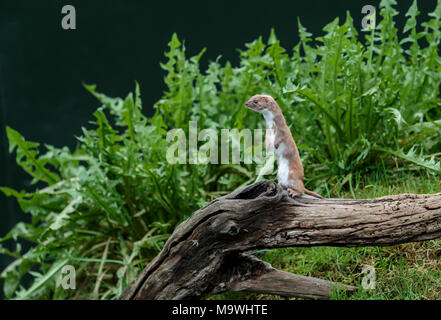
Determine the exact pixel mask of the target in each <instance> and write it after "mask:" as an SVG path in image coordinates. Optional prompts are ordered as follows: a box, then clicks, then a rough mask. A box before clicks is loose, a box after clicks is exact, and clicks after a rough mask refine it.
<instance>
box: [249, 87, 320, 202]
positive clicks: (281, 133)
mask: <svg viewBox="0 0 441 320" xmlns="http://www.w3.org/2000/svg"><path fill="white" fill-rule="evenodd" d="M245 105H246V106H247V108H249V109H251V110H253V111H257V112H259V113H262V114H265V113H266V114H268V112H270V113H271V114H272V117H273V118H272V119H273V122H272V126H271V123H270V124H269V125H270V126H271V127H268V123H267V128H266V129H267V130H266V137H265V147H266V149H267V151H268V150H269V144H270V142H269V139H270V136H271V132H274V134H275V137H274V148H275V149H276V153H277V150H278V149H279V147H280V145H281V144H282V143H283V144H284V145H285V149H284V150H283V152H282V153H281V155H280V157H283V158H284V159H287V160H288V166H289V172H288V181H289V183H288V184H284V183H281V179H280V176H279V170H278V172H277V179H278V180H279V184H280V186H281V187H282V188H284V189H286V190H287V191H288V193H289V195H290V196H296V195H300V194H303V193H306V194H309V195H312V196H314V197H318V198H322V196H320V195H319V194H317V193H315V192H312V191H310V190H308V189H306V188H305V187H304V185H303V176H304V170H303V165H302V161H301V159H300V155H299V150H298V149H297V145H296V143H295V141H294V139H293V138H292V135H291V131H290V130H289V128H288V126H287V125H286V121H285V118H284V117H283V114H282V110H281V109H280V107H279V105H278V104H277V102H276V101H275V100H274V99H273V98H272V97H271V96H267V95H255V96H252V97H251V98H250V99H249V100H248V101H247V102H246V103H245ZM277 158H278V159H277V161H278V165H279V166H280V161H279V156H278V157H277Z"/></svg>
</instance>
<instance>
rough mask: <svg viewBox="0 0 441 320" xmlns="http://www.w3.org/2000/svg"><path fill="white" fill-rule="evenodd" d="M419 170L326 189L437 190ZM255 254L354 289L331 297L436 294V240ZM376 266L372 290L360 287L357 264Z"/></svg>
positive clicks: (359, 194)
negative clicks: (349, 292)
mask: <svg viewBox="0 0 441 320" xmlns="http://www.w3.org/2000/svg"><path fill="white" fill-rule="evenodd" d="M423 173H424V171H419V172H415V173H406V172H402V173H399V174H393V175H384V174H380V173H378V174H373V175H370V176H368V177H365V178H360V179H359V180H358V182H357V183H355V184H354V185H353V189H352V191H351V190H349V188H348V189H347V190H344V191H339V192H338V193H337V194H331V196H334V197H339V198H340V197H341V198H353V197H354V196H355V198H359V199H366V198H374V197H380V196H385V195H392V194H402V193H438V192H441V181H440V180H439V179H438V178H436V177H432V176H426V175H424V174H423ZM261 253H263V255H262V256H261V257H260V258H262V259H263V260H265V261H267V262H269V263H271V264H272V265H273V267H275V268H277V269H281V270H285V271H289V272H292V273H296V274H300V275H305V276H312V277H317V278H321V279H326V280H330V281H335V282H341V283H344V284H348V285H355V286H357V287H359V290H358V291H356V292H353V293H351V294H348V293H342V294H334V295H333V297H332V299H338V300H341V299H349V300H358V299H382V300H383V299H384V300H394V299H400V300H412V299H441V260H440V255H441V240H430V241H425V242H415V243H406V244H401V245H396V246H390V247H360V248H344V247H311V248H283V249H274V250H264V251H262V252H261ZM365 265H371V266H374V267H375V271H376V289H375V290H364V289H362V288H361V281H362V278H363V276H365V274H362V269H363V266H365ZM211 299H286V298H283V297H279V296H272V295H264V294H250V293H246V292H229V293H225V294H222V295H217V296H213V297H211Z"/></svg>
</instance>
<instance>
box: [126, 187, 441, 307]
mask: <svg viewBox="0 0 441 320" xmlns="http://www.w3.org/2000/svg"><path fill="white" fill-rule="evenodd" d="M440 236H441V193H439V194H427V195H414V194H403V195H398V196H387V197H382V198H377V199H368V200H347V199H317V198H313V197H310V196H306V195H304V196H301V197H296V198H294V199H293V198H290V197H288V196H287V194H286V192H285V191H283V190H281V189H280V188H279V186H278V185H277V184H275V183H274V182H273V181H268V180H265V181H261V182H257V183H255V184H253V185H250V186H248V187H246V188H244V189H242V190H238V191H235V192H233V193H231V194H229V195H226V196H224V197H221V198H218V199H216V200H214V201H212V202H211V203H210V204H208V205H207V206H205V207H204V208H202V209H200V210H198V211H196V212H195V213H193V215H192V216H191V217H190V218H189V219H187V220H186V221H184V222H183V223H182V224H180V225H179V226H178V227H177V228H176V230H175V231H174V233H173V234H172V236H171V237H170V239H169V240H168V241H167V243H166V244H165V246H164V249H163V250H162V252H161V253H160V254H159V255H158V256H157V257H156V258H155V259H154V260H153V261H152V262H151V263H150V264H149V265H148V266H147V267H146V268H145V269H144V270H143V271H142V272H141V274H140V275H139V276H138V278H137V279H136V280H135V281H134V282H133V283H132V284H131V285H130V286H129V287H128V288H127V289H126V291H125V292H124V293H123V295H122V296H121V299H192V298H193V299H194V298H201V297H203V296H206V295H210V294H215V293H220V292H225V291H230V290H233V291H241V290H246V291H252V292H262V293H272V294H279V295H283V296H289V297H304V298H328V297H329V296H330V294H331V292H332V290H342V289H343V290H354V289H356V287H352V286H346V285H342V284H336V283H331V282H329V281H326V280H320V279H316V278H311V277H304V276H298V275H294V274H290V273H288V272H284V271H279V270H276V269H274V268H272V267H271V266H270V265H269V264H268V263H266V262H263V261H261V260H259V259H257V258H256V257H254V256H252V255H251V253H252V251H253V250H256V249H263V248H280V247H299V246H300V247H309V246H347V247H350V246H370V245H376V246H385V245H394V244H399V243H404V242H411V241H420V240H429V239H435V238H438V237H440Z"/></svg>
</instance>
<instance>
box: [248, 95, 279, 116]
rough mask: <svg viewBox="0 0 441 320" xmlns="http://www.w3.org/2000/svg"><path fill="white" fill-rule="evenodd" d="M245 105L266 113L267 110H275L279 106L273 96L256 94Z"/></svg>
mask: <svg viewBox="0 0 441 320" xmlns="http://www.w3.org/2000/svg"><path fill="white" fill-rule="evenodd" d="M245 106H246V107H247V108H248V109H251V110H253V111H256V112H259V113H264V112H265V111H270V112H273V111H274V110H275V109H276V108H277V103H276V100H274V98H273V97H271V96H268V95H265V94H256V95H254V96H252V97H251V98H250V99H249V100H248V101H247V102H246V103H245Z"/></svg>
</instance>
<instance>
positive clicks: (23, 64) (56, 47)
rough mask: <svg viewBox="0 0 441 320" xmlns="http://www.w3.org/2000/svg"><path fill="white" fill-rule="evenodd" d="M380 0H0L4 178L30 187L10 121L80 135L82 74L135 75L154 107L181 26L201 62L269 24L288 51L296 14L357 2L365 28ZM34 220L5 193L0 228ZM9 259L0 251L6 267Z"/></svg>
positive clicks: (90, 80) (110, 78)
mask: <svg viewBox="0 0 441 320" xmlns="http://www.w3.org/2000/svg"><path fill="white" fill-rule="evenodd" d="M379 2H380V1H379V0H377V1H373V0H363V1H356V0H345V1H343V0H333V1H323V0H320V1H319V0H308V1H293V0H291V1H275V0H272V1H268V0H267V1H265V2H257V1H239V0H235V1H226V0H223V1H208V0H205V1H191V0H187V1H156V2H150V1H141V0H83V1H79V0H77V1H73V0H40V1H36V0H29V1H18V0H0V186H9V187H12V188H15V189H19V190H22V189H28V188H30V178H29V176H28V175H27V174H26V173H24V172H23V171H22V170H21V169H20V168H19V167H18V166H17V165H16V163H15V154H14V155H10V154H9V153H8V143H7V140H6V133H5V126H6V125H8V126H11V127H12V128H14V129H16V130H18V131H19V132H20V133H21V134H23V135H24V136H25V137H26V139H29V140H32V141H38V142H41V143H47V144H51V145H55V146H57V147H60V146H64V145H67V146H69V147H70V148H73V147H74V146H75V143H76V142H75V138H74V136H75V135H80V133H81V127H82V126H87V125H88V122H89V121H90V120H92V113H93V111H94V110H95V109H96V108H97V107H98V106H99V104H98V102H97V101H96V100H95V98H93V97H92V96H91V95H90V94H89V93H88V92H87V91H86V90H85V89H84V88H83V87H82V82H84V83H87V84H97V88H98V91H99V92H103V93H105V94H107V95H110V96H121V97H125V96H126V95H127V94H128V93H129V92H130V91H133V89H134V81H135V80H137V81H138V82H139V84H140V87H141V93H142V100H143V106H144V110H143V111H144V113H145V114H147V115H151V114H152V112H153V109H152V105H153V104H154V103H155V102H156V101H157V100H158V99H159V98H160V97H161V93H162V91H163V90H164V89H165V87H164V84H163V77H164V73H163V71H162V70H161V68H160V66H159V62H161V61H164V59H163V53H164V51H165V50H166V49H167V43H168V42H169V40H170V38H171V35H172V34H173V32H177V33H178V36H179V38H180V39H181V40H182V39H184V40H185V44H186V47H187V53H188V55H195V54H197V53H199V52H200V50H202V49H203V48H204V47H206V48H207V49H208V50H207V52H206V53H205V55H204V58H203V59H202V62H201V65H202V68H204V67H205V66H206V65H207V63H208V61H209V60H214V59H216V58H217V56H219V55H222V57H223V58H222V60H221V61H222V62H225V61H226V60H229V61H231V62H232V63H233V65H237V63H238V52H237V49H238V48H239V49H243V48H244V44H245V43H246V42H250V41H252V40H254V39H256V38H257V37H258V36H260V35H262V36H263V37H264V40H266V39H267V38H268V36H269V32H270V28H271V27H274V28H275V30H276V34H277V36H278V38H279V39H280V40H281V43H282V46H284V47H285V48H286V49H287V50H288V52H289V53H290V52H291V48H292V47H293V46H294V45H295V44H296V43H297V41H298V36H297V31H298V28H297V17H300V18H301V21H302V24H303V25H304V26H305V27H306V28H307V29H308V30H309V31H310V32H312V33H313V34H314V36H319V35H320V34H321V33H322V31H321V30H322V28H323V27H324V26H325V25H326V24H327V23H329V22H331V21H332V20H333V19H334V18H335V17H337V16H338V17H340V19H341V20H340V21H344V20H345V16H346V11H348V10H349V11H350V13H351V15H352V17H353V19H354V24H355V26H356V27H357V28H358V29H360V28H361V20H362V18H363V16H364V14H362V13H361V8H362V7H363V6H364V5H367V4H370V5H373V6H375V7H376V8H377V23H378V22H379V21H380V16H379V14H378V12H379ZM411 3H412V1H411V0H399V4H398V5H397V7H396V8H397V9H398V11H399V12H400V15H399V16H398V17H397V21H398V27H399V28H400V29H401V30H402V27H403V25H404V14H405V12H406V11H407V9H408V8H409V6H410V5H411ZM64 5H73V6H74V7H75V9H76V17H77V21H76V22H77V23H76V27H77V29H76V30H63V29H62V28H61V20H62V17H63V16H64V15H63V14H61V8H62V7H63V6H64ZM435 5H436V0H424V1H422V0H420V1H419V4H418V6H419V9H420V11H421V12H422V15H421V16H420V18H422V19H423V20H425V19H426V15H427V13H428V12H431V11H433V9H434V8H435ZM26 219H27V216H26V215H24V214H23V213H22V212H21V211H20V208H19V207H18V205H17V203H16V201H15V200H14V199H12V198H6V197H5V196H4V195H3V194H0V237H2V236H4V235H5V234H6V233H7V232H8V230H9V229H10V228H11V227H12V226H13V225H14V224H15V223H17V222H18V221H22V220H26ZM10 262H11V259H10V258H9V257H6V256H0V272H1V271H2V270H3V269H4V268H5V267H6V265H7V264H8V263H10ZM0 285H1V284H0ZM0 292H2V290H0ZM1 297H2V294H1V293H0V298H1Z"/></svg>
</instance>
